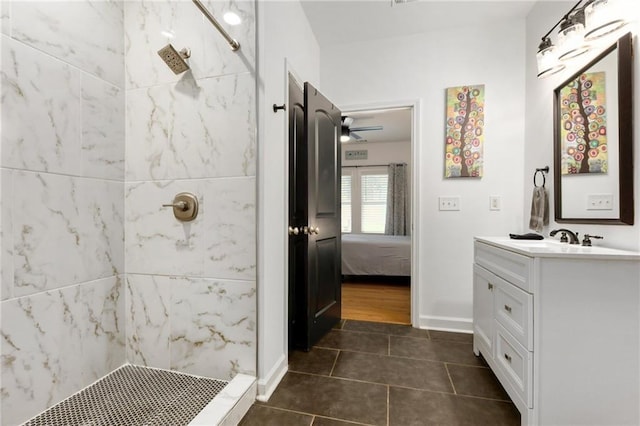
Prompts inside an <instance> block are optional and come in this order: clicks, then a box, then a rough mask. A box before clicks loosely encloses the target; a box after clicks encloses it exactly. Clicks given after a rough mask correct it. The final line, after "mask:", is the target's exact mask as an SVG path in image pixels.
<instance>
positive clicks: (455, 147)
mask: <svg viewBox="0 0 640 426" xmlns="http://www.w3.org/2000/svg"><path fill="white" fill-rule="evenodd" d="M484 108H485V106H484V84H480V85H475V86H460V87H450V88H448V89H447V117H446V119H447V131H446V143H445V168H444V169H445V171H444V177H445V178H456V177H473V178H480V177H482V163H483V156H482V147H483V144H484Z"/></svg>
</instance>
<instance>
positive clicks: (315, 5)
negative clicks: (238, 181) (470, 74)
mask: <svg viewBox="0 0 640 426" xmlns="http://www.w3.org/2000/svg"><path fill="white" fill-rule="evenodd" d="M535 3H536V2H535V1H526V0H514V1H504V0H503V1H480V0H475V1H474V0H471V1H458V0H449V1H431V0H414V1H408V2H405V3H397V4H396V3H395V2H394V1H393V0H355V1H354V0H337V1H336V0H301V4H302V8H303V10H304V12H305V14H306V15H307V19H308V20H309V24H310V25H311V29H312V31H313V33H314V34H315V36H316V40H317V41H318V44H319V45H320V48H321V49H322V48H323V47H327V46H330V45H333V44H338V43H340V44H345V43H354V42H360V41H365V40H376V39H383V38H389V37H401V36H408V35H413V34H419V33H425V32H429V31H432V30H437V29H442V28H451V27H463V26H469V25H478V24H486V23H488V22H499V21H505V20H508V19H522V18H524V17H526V16H527V14H528V13H529V11H530V10H531V8H532V7H533V5H534V4H535Z"/></svg>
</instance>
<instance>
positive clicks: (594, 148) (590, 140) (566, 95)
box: [559, 72, 608, 175]
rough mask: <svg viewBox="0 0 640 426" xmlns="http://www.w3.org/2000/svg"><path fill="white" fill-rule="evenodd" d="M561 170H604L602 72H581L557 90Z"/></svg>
mask: <svg viewBox="0 0 640 426" xmlns="http://www.w3.org/2000/svg"><path fill="white" fill-rule="evenodd" d="M559 102H560V105H559V106H560V123H561V126H560V140H561V141H562V174H563V175H573V174H580V173H607V165H608V163H607V158H608V154H607V111H606V108H605V106H606V91H605V73H604V72H593V73H584V74H582V75H580V76H579V77H578V78H576V79H575V80H572V81H570V82H569V83H568V84H567V85H566V86H565V87H563V88H562V89H561V90H560V99H559Z"/></svg>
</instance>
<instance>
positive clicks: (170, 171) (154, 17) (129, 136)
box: [124, 0, 256, 379]
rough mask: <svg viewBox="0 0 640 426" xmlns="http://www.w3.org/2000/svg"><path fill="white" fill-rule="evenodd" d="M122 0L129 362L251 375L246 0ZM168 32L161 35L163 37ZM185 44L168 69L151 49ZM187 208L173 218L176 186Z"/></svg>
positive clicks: (251, 41) (251, 111) (250, 61)
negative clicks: (182, 55) (183, 54)
mask: <svg viewBox="0 0 640 426" xmlns="http://www.w3.org/2000/svg"><path fill="white" fill-rule="evenodd" d="M205 6H206V7H207V8H209V10H210V11H211V12H212V13H214V14H215V15H216V16H217V17H218V18H219V19H220V20H221V18H222V15H223V12H225V11H228V10H233V11H235V12H236V13H238V14H239V15H240V16H241V17H242V18H243V21H244V22H243V24H241V25H239V26H237V27H231V26H227V24H225V23H224V22H223V21H222V20H221V22H222V23H223V25H224V26H225V28H227V29H228V31H229V32H230V33H231V35H232V36H233V37H236V38H237V39H238V40H239V41H240V43H241V44H242V48H241V50H240V51H239V52H232V51H231V49H230V48H229V46H228V44H227V43H226V41H225V40H224V39H223V38H222V37H221V35H220V34H219V33H218V32H217V30H215V28H214V27H213V26H212V25H211V24H210V23H209V22H208V21H206V20H205V18H204V16H203V15H202V13H201V12H200V11H199V10H198V9H197V8H196V7H195V5H193V3H192V2H173V1H172V2H169V1H147V0H143V1H135V2H125V4H124V10H125V13H124V15H125V58H126V69H125V75H126V77H125V80H126V89H127V90H126V124H125V128H126V151H125V181H126V183H125V206H126V208H125V258H126V259H127V261H126V270H127V277H128V279H127V285H128V292H127V298H128V300H127V304H128V307H129V309H127V325H128V326H127V356H128V360H129V361H130V362H136V363H141V364H143V365H150V366H155V367H162V368H171V369H175V370H178V371H182V372H186V373H192V374H198V375H203V376H209V377H215V378H219V379H230V378H232V377H233V376H234V375H236V374H238V373H246V374H251V375H255V373H256V355H255V351H256V327H255V312H256V296H255V291H256V290H255V289H256V283H255V280H256V258H255V252H256V235H255V226H256V225H255V223H256V179H255V175H256V107H255V101H256V89H255V4H254V2H253V1H212V2H208V3H206V4H205ZM167 33H170V37H168V36H167ZM168 43H171V44H172V45H173V46H174V48H175V49H176V50H180V49H182V48H184V47H188V48H189V49H190V50H191V57H190V58H189V59H188V60H187V62H188V63H189V65H190V67H191V69H190V70H189V71H187V72H185V73H183V74H180V75H175V74H174V73H173V72H172V71H171V70H170V69H169V67H168V66H167V65H166V64H165V63H164V62H163V61H162V60H161V58H160V57H159V56H158V54H157V51H158V50H159V49H161V48H162V47H164V46H165V45H167V44H168ZM183 191H187V192H191V193H193V194H195V195H196V196H197V198H198V200H199V203H200V208H199V214H198V217H197V218H196V219H195V220H193V221H191V222H187V223H183V222H180V221H178V220H176V219H175V218H174V215H173V212H172V210H171V208H164V207H162V204H167V203H170V202H171V201H172V200H173V198H174V196H175V195H176V194H177V193H179V192H183Z"/></svg>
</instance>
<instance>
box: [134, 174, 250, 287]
mask: <svg viewBox="0 0 640 426" xmlns="http://www.w3.org/2000/svg"><path fill="white" fill-rule="evenodd" d="M183 191H189V192H192V193H194V194H195V195H196V196H197V197H198V200H199V204H200V210H199V213H198V217H197V218H196V219H195V220H193V221H191V222H180V221H178V220H177V219H176V218H175V217H174V215H173V211H172V209H171V208H166V207H162V204H166V203H170V202H171V201H172V199H173V197H174V196H175V194H177V193H180V192H183ZM125 192H126V194H125V197H126V206H127V207H126V223H125V234H126V258H127V272H128V273H138V274H161V275H181V276H192V277H209V278H226V279H238V280H255V276H256V259H255V238H256V237H255V214H256V213H255V211H256V206H255V198H256V196H255V178H254V177H246V178H227V179H206V180H177V181H156V182H137V183H127V184H126V191H125Z"/></svg>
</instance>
